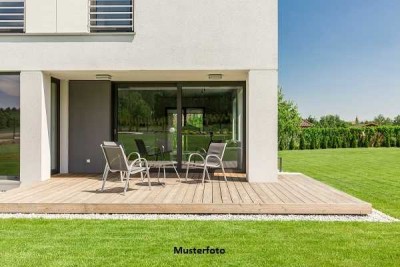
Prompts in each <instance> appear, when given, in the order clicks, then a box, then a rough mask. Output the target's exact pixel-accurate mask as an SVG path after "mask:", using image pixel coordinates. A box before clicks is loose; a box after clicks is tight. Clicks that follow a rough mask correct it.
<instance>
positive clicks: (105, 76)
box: [96, 74, 112, 81]
mask: <svg viewBox="0 0 400 267" xmlns="http://www.w3.org/2000/svg"><path fill="white" fill-rule="evenodd" d="M111 78H112V76H111V75H110V74H96V79H97V80H106V81H111Z"/></svg>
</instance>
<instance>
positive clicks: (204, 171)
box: [201, 166, 207, 184]
mask: <svg viewBox="0 0 400 267" xmlns="http://www.w3.org/2000/svg"><path fill="white" fill-rule="evenodd" d="M206 171H207V168H206V166H204V169H203V177H201V183H202V184H204V179H205V178H206Z"/></svg>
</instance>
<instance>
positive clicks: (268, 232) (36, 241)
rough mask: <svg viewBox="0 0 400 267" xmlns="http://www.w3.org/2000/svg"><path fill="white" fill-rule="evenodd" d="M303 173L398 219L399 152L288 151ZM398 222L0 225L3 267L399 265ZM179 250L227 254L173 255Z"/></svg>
mask: <svg viewBox="0 0 400 267" xmlns="http://www.w3.org/2000/svg"><path fill="white" fill-rule="evenodd" d="M281 156H282V157H283V158H284V167H285V170H287V171H297V172H303V173H306V174H308V175H310V176H312V177H314V178H317V179H319V180H321V181H323V182H325V183H328V184H330V185H332V186H334V187H336V188H339V189H341V190H343V191H346V192H348V193H350V194H353V195H355V196H357V197H359V198H361V199H364V200H366V201H369V202H371V203H372V204H373V206H374V207H376V208H378V209H381V210H382V211H384V212H387V213H390V214H391V215H393V216H397V217H400V216H399V181H398V179H399V173H400V171H399V159H400V150H399V149H349V150H345V149H338V150H315V151H284V152H281ZM399 241H400V223H362V222H353V223H346V222H207V221H98V220H93V221H85V220H21V219H20V220H17V219H7V220H0V266H131V265H132V266H138V265H139V266H221V265H228V266H398V262H399V259H400V246H399ZM174 246H183V247H194V246H196V247H198V248H203V247H207V246H212V247H219V248H224V249H225V250H226V254H224V255H174V254H173V248H174Z"/></svg>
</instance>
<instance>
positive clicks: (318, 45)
mask: <svg viewBox="0 0 400 267" xmlns="http://www.w3.org/2000/svg"><path fill="white" fill-rule="evenodd" d="M279 84H280V86H281V87H282V88H283V92H284V94H285V97H286V99H290V100H292V101H294V102H295V103H296V104H297V105H298V108H299V111H300V113H301V115H302V116H303V117H308V116H309V115H311V116H314V117H317V118H319V117H320V116H323V115H326V114H337V115H339V116H341V117H342V118H343V119H345V120H349V121H350V120H354V119H355V118H356V116H357V117H358V118H359V119H360V120H372V119H373V118H374V117H375V116H377V115H378V114H383V115H385V116H387V117H391V118H393V117H395V116H396V115H399V114H400V0H279Z"/></svg>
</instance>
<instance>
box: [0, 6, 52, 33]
mask: <svg viewBox="0 0 400 267" xmlns="http://www.w3.org/2000/svg"><path fill="white" fill-rule="evenodd" d="M25 4H26V8H25V15H26V19H25V29H26V33H55V32H56V31H57V1H56V0H27V1H26V3H25ZM0 37H1V36H0Z"/></svg>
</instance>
